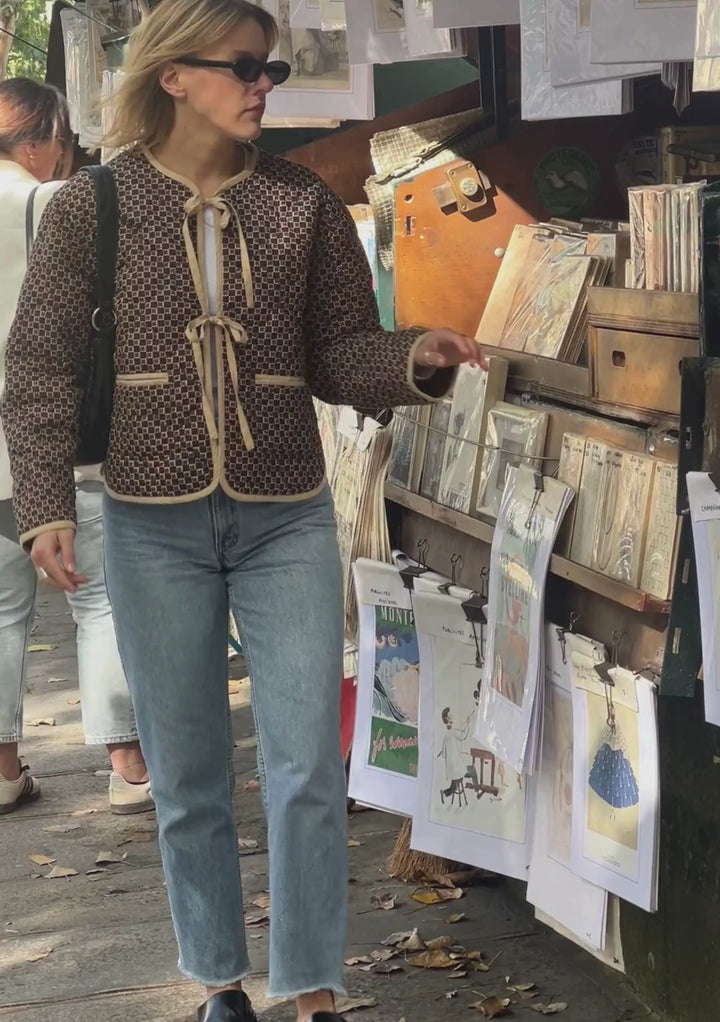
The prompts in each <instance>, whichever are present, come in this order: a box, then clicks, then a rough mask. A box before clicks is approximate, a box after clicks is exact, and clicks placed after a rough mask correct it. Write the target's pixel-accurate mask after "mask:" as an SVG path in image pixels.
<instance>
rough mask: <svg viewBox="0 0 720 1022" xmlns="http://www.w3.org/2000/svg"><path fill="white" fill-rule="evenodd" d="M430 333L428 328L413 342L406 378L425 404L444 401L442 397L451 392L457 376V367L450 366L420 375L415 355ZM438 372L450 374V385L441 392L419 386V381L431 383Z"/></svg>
mask: <svg viewBox="0 0 720 1022" xmlns="http://www.w3.org/2000/svg"><path fill="white" fill-rule="evenodd" d="M428 333H430V331H428V330H426V331H425V333H423V334H420V336H419V337H418V339H417V340H416V341H415V343H414V344H413V346H412V348H411V349H410V355H409V357H408V364H407V378H406V382H407V385H408V387H409V388H410V390H412V391H413V393H415V394H417V395H418V397H420V398H422V401H423V404H436V403H437V402H438V401H442V399H443V398H444V397H445V396H446V394H448V393H449V391H450V389H451V387H452V384H453V382H454V380H455V377H456V376H457V369H450V368H449V367H448V369H442V370H438V369H434V370H433V372H432V373H430V375H429V376H420V377H418V375H417V371H416V366H415V355H416V354H417V350H418V348H419V347H420V345H421V344H422V343H423V342H424V341H425V340H426V339H427V336H428ZM438 372H443V373H447V374H448V386H447V387H445V388H444V389H443V391H442V392H441V393H436V394H430V393H428V391H427V390H423V389H422V388H421V387H419V386H418V384H419V383H420V384H423V383H424V384H427V383H430V382H431V381H432V380H434V379H435V377H436V376H437V374H438Z"/></svg>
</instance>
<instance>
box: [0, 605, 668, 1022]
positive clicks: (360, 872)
mask: <svg viewBox="0 0 720 1022" xmlns="http://www.w3.org/2000/svg"><path fill="white" fill-rule="evenodd" d="M38 612H39V617H38V621H37V627H36V631H35V633H34V635H33V637H32V643H33V645H50V646H52V649H51V650H49V651H40V652H31V653H30V654H29V658H28V659H29V672H28V681H27V687H28V696H27V699H26V719H27V721H28V722H29V723H28V726H27V728H26V741H25V744H24V747H23V751H24V755H25V757H26V760H27V761H28V762H29V763H30V764H31V765H32V768H33V772H34V773H35V774H36V775H37V776H38V777H39V778H40V780H41V782H42V786H43V798H42V799H41V800H40V801H39V802H37V803H35V804H34V805H32V806H28V807H26V808H23V809H22V810H20V811H18V812H17V813H14V814H12V815H11V816H8V817H4V818H2V819H0V1019H12V1020H13V1022H187V1020H190V1019H192V1018H194V1017H195V1010H196V1007H197V1005H198V1003H199V1002H200V1001H201V1000H202V996H203V995H202V991H201V990H199V989H198V988H197V987H196V986H194V985H193V984H192V983H188V982H184V981H183V980H182V979H181V978H180V977H179V975H178V973H177V970H176V957H177V955H176V950H175V945H174V941H173V934H172V929H171V924H170V917H169V912H168V907H167V903H166V899H165V891H164V888H163V879H162V871H161V867H160V854H159V851H158V846H157V840H156V834H157V829H156V825H155V818H154V816H153V815H149V816H148V815H143V816H139V817H134V818H132V817H130V818H127V817H125V818H123V817H118V816H112V815H111V814H110V812H109V810H108V803H107V776H105V775H104V773H103V772H104V771H106V770H107V766H108V764H107V762H106V759H105V750H104V749H103V748H87V747H85V746H84V745H83V737H82V729H81V726H80V707H79V705H78V703H79V701H78V691H77V672H76V662H75V652H74V633H73V628H72V621H71V618H70V617H69V615H68V613H67V606H66V604H65V602H64V600H63V598H62V597H61V596H59V595H56V594H51V595H47V594H45V595H43V596H42V597H41V602H40V605H39V607H38ZM159 641H160V639H159ZM236 673H237V668H236ZM51 679H52V680H51ZM230 698H231V703H232V707H233V718H234V726H235V738H236V743H237V744H236V753H235V756H236V765H237V773H238V785H237V792H236V796H235V811H236V819H237V821H238V834H239V836H240V837H241V838H243V839H244V840H245V841H246V842H257V847H251V848H249V849H248V854H245V855H244V857H243V866H244V884H245V892H246V898H247V906H248V913H255V914H256V915H257V913H258V909H257V908H256V907H254V906H253V905H252V904H251V903H252V902H253V901H254V900H256V899H258V898H260V897H261V896H262V894H263V893H264V892H265V891H266V888H267V884H268V878H267V855H266V853H265V831H264V823H263V819H262V810H261V805H260V797H259V794H258V793H257V792H256V791H255V790H246V789H245V785H246V784H247V782H249V781H252V780H253V779H254V777H255V739H254V735H253V730H252V719H251V713H250V708H249V691H248V686H247V684H246V683H243V684H237V683H235V684H232V685H231V696H230ZM41 719H53V720H54V721H55V724H54V726H50V725H47V724H32V723H30V722H35V721H38V720H41ZM397 829H398V823H397V820H396V819H394V818H393V817H390V816H386V815H384V814H381V813H376V812H369V811H368V812H361V813H356V814H355V813H354V814H352V816H351V819H350V830H351V835H352V838H353V839H354V841H353V847H352V848H351V851H350V856H351V875H352V883H351V886H350V898H351V932H350V937H349V946H348V956H349V957H361V956H364V955H368V954H369V953H370V952H371V951H373V950H375V949H378V948H379V947H380V945H381V941H382V940H383V939H384V938H385V937H386V936H387V935H388V934H390V933H391V932H395V931H404V930H412V929H414V928H415V927H418V928H419V930H420V933H421V935H422V936H423V937H424V938H425V939H426V940H427V939H431V938H434V937H438V936H444V935H447V934H448V933H450V934H452V936H453V937H454V938H455V939H456V941H457V942H458V943H461V944H463V945H465V946H466V947H467V948H468V949H469V950H473V951H482V952H483V953H484V955H485V959H486V961H487V962H493V965H492V967H491V969H490V971H489V972H486V973H481V972H477V973H471V974H469V975H468V976H467V977H464V978H454V979H449V978H448V975H447V973H446V972H442V971H437V970H432V971H431V970H425V971H421V970H418V969H416V968H412V967H411V966H409V965H408V964H407V962H405V960H404V959H403V958H399V959H397V960H396V961H394V962H392V963H390V964H392V965H396V964H397V965H399V966H400V969H399V970H398V971H394V972H388V973H387V974H383V973H377V972H363V971H361V967H360V966H356V967H353V968H349V969H348V990H349V993H350V995H351V997H352V998H354V999H358V998H359V999H362V1000H367V1001H370V1002H372V1001H376V1002H377V1004H376V1005H375V1006H371V1007H367V1008H362V1009H358V1010H355V1011H352V1012H350V1013H349V1014H348V1015H347V1018H348V1019H349V1020H350V1022H353V1020H355V1022H399V1020H400V1019H405V1020H406V1022H435V1020H436V1019H438V1018H441V1017H442V1018H463V1017H468V1018H469V1017H471V1015H470V1014H469V1012H468V1008H469V1007H470V1006H471V1005H473V1004H477V1003H478V1002H479V1001H481V1000H482V999H483V998H484V997H486V996H489V995H492V994H497V995H499V996H501V997H503V996H507V980H506V977H510V982H511V983H514V984H517V983H534V984H536V986H537V990H538V997H537V999H536V1000H537V1001H541V1002H545V1003H549V1002H557V1001H562V1002H565V1003H567V1005H568V1007H567V1010H566V1011H565V1012H564V1013H563V1014H562V1015H561V1016H560V1017H561V1018H562V1019H563V1020H564V1022H631V1020H635V1019H641V1018H647V1017H648V1016H647V1012H646V1011H645V1010H644V1009H643V1008H642V1007H641V1006H639V1005H638V1004H637V1002H636V1001H635V1000H634V999H633V998H632V996H631V995H630V993H629V992H628V991H627V989H626V988H625V986H624V985H623V983H622V982H621V980H620V979H619V978H617V977H616V976H614V975H609V974H608V973H606V972H605V971H604V970H603V969H602V968H601V967H600V966H598V965H597V964H596V963H595V962H593V961H592V960H590V959H589V958H588V957H587V956H585V955H584V954H583V953H582V952H580V951H578V950H576V949H575V948H574V947H573V946H572V945H570V944H569V943H567V942H565V941H563V940H561V939H560V938H559V937H557V936H556V935H555V934H551V933H549V932H548V931H546V930H544V929H543V928H541V927H538V926H537V925H536V924H535V923H534V921H533V919H532V916H531V913H530V910H529V909H528V907H527V906H526V905H525V904H523V903H522V901H521V899H519V898H518V897H517V893H516V892H513V890H511V888H510V887H508V886H506V885H505V884H503V883H501V882H496V883H495V882H494V883H490V884H483V885H481V886H476V887H473V888H469V889H468V890H467V891H466V894H465V897H464V898H463V900H462V901H459V902H453V903H452V908H450V909H447V908H445V909H443V908H438V907H423V906H420V905H418V904H417V903H415V902H414V901H412V899H411V893H412V889H411V888H408V887H407V886H405V885H403V884H399V883H397V882H394V881H392V880H390V879H389V878H388V876H387V874H386V872H385V869H384V864H385V861H386V859H387V856H388V854H389V852H390V851H391V849H392V846H393V843H394V840H395V836H396V833H397ZM354 842H359V843H358V844H357V845H355V844H354ZM101 852H102V853H108V852H110V853H112V856H114V857H117V858H118V859H119V861H118V862H114V863H110V864H106V865H103V866H101V867H98V868H100V869H101V870H102V872H93V870H94V869H95V868H96V861H97V860H98V857H99V856H100V853H101ZM30 856H46V857H47V858H48V859H51V860H53V863H54V864H56V865H57V866H60V867H65V868H67V869H72V870H76V871H77V875H76V876H73V877H71V878H69V879H55V880H51V879H46V876H45V875H46V874H47V873H49V872H50V869H51V868H52V864H48V865H44V866H39V865H37V864H36V863H34V862H33V861H32V860H31V858H30ZM386 893H390V894H393V895H396V896H397V907H396V908H395V909H393V910H392V911H380V910H376V909H373V907H372V904H371V899H372V897H373V896H374V895H383V894H386ZM459 911H462V912H463V913H464V914H465V916H466V918H465V919H464V920H463V921H461V922H459V923H457V924H455V925H449V923H448V919H449V917H450V915H452V914H454V913H457V912H459ZM249 933H250V937H251V939H250V942H249V943H250V952H251V957H252V964H253V975H252V977H251V979H250V981H249V983H248V984H247V986H248V990H249V992H250V993H251V995H252V996H253V998H254V1000H255V1003H256V1005H257V1008H258V1010H259V1014H260V1018H261V1020H262V1022H283V1020H287V1022H292V1019H293V1018H294V1015H293V1011H292V1007H291V1005H289V1004H277V1003H275V1004H270V1003H268V1001H267V998H266V996H265V989H266V975H267V967H268V931H267V928H266V927H265V926H263V925H261V926H253V927H251V928H250V929H249ZM527 1003H528V1004H532V1003H533V1002H532V1001H529V1002H527ZM475 1014H476V1016H477V1017H479V1018H482V1017H483V1016H482V1014H481V1013H480V1012H479V1011H477V1012H475ZM513 1014H514V1016H515V1017H519V1018H521V1019H522V1018H523V1017H526V1018H528V1017H529V1018H532V1017H534V1016H533V1015H528V1011H527V1008H526V1007H521V1006H517V1007H514V1008H513Z"/></svg>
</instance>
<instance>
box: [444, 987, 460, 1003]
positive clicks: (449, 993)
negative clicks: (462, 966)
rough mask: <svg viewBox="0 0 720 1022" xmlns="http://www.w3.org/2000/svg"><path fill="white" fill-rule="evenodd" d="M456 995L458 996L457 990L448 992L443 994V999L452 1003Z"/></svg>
mask: <svg viewBox="0 0 720 1022" xmlns="http://www.w3.org/2000/svg"><path fill="white" fill-rule="evenodd" d="M457 994H458V992H457V990H448V992H447V993H446V994H445V997H446V999H447V1000H448V1001H452V999H453V997H457Z"/></svg>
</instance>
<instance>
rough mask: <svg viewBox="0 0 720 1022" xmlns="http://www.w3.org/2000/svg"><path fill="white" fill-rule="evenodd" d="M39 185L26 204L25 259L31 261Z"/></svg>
mask: <svg viewBox="0 0 720 1022" xmlns="http://www.w3.org/2000/svg"><path fill="white" fill-rule="evenodd" d="M37 190H38V186H37V185H36V186H35V187H34V188H33V190H32V191H31V192H30V194H29V195H28V199H27V205H26V206H25V261H26V262H28V263H29V262H30V253H31V252H32V247H33V242H34V241H35V195H36V193H37Z"/></svg>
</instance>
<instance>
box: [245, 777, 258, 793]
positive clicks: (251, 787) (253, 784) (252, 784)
mask: <svg viewBox="0 0 720 1022" xmlns="http://www.w3.org/2000/svg"><path fill="white" fill-rule="evenodd" d="M242 790H243V791H260V781H258V780H252V781H248V782H247V784H243V788H242Z"/></svg>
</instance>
